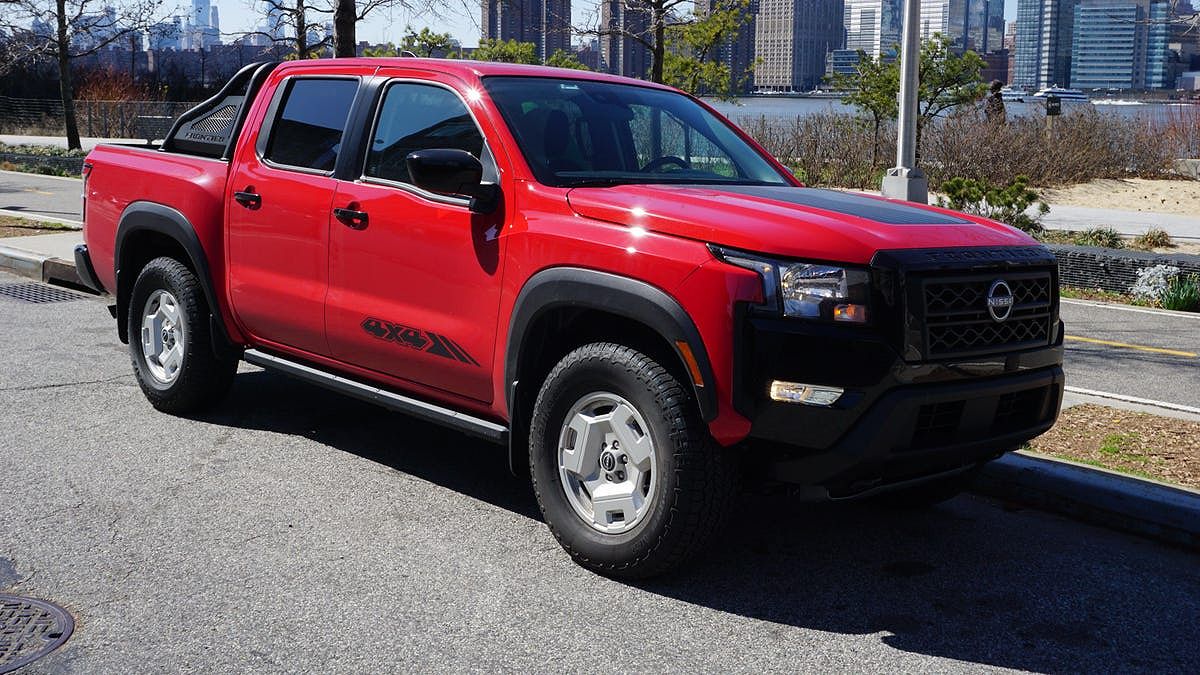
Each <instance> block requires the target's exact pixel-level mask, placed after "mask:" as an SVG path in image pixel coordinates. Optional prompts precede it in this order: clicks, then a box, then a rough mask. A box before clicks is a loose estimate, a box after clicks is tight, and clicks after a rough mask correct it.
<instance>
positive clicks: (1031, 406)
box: [734, 317, 1064, 498]
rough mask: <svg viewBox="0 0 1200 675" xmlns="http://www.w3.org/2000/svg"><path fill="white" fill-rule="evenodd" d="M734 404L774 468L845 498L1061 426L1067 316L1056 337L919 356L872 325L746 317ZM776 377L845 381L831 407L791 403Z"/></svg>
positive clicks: (775, 474)
mask: <svg viewBox="0 0 1200 675" xmlns="http://www.w3.org/2000/svg"><path fill="white" fill-rule="evenodd" d="M742 325H743V327H744V330H743V332H742V334H741V335H740V336H739V340H738V342H739V343H741V344H740V348H739V349H738V350H737V353H738V354H739V355H740V360H741V362H740V363H739V364H738V366H737V369H736V372H737V373H738V377H737V383H736V385H735V389H736V391H737V394H736V398H735V402H734V403H735V406H736V407H737V408H738V410H739V411H740V412H741V413H742V414H744V415H746V417H748V418H749V419H750V420H751V422H752V426H751V432H750V438H749V441H748V443H749V446H750V450H751V453H752V455H753V456H756V457H757V458H758V459H760V460H762V461H761V465H762V466H763V467H764V468H765V472H766V475H767V477H769V478H772V479H775V480H779V481H783V482H787V483H793V484H799V485H805V486H809V487H811V488H813V489H812V490H811V491H812V492H813V493H814V496H817V497H832V498H845V497H854V496H858V495H861V494H864V493H867V492H874V491H878V490H880V489H886V488H887V487H888V486H894V485H897V484H901V483H907V482H911V481H915V480H920V479H922V478H927V477H934V476H938V475H943V474H945V473H947V472H952V471H955V470H959V469H965V468H969V467H971V466H973V465H975V464H978V463H979V462H982V461H986V460H989V459H993V458H995V457H998V456H999V455H1000V454H1002V453H1003V452H1005V451H1008V450H1012V449H1015V448H1017V447H1019V446H1020V445H1022V444H1023V443H1024V442H1026V441H1028V440H1029V439H1031V438H1033V437H1035V436H1037V435H1039V434H1041V433H1043V432H1045V431H1046V430H1048V429H1049V428H1050V427H1051V426H1053V424H1054V421H1055V419H1056V418H1057V416H1058V410H1059V406H1060V405H1061V402H1062V391H1063V384H1064V375H1063V370H1062V356H1063V350H1062V325H1061V323H1058V324H1057V335H1056V337H1055V340H1053V341H1052V343H1051V344H1050V345H1049V346H1042V347H1039V348H1034V349H1026V350H1022V351H1014V352H1011V353H1003V354H995V355H989V356H976V357H972V358H963V359H958V360H941V361H935V362H921V363H909V362H907V361H905V360H904V359H903V358H902V357H901V356H900V354H899V353H898V352H897V350H896V349H895V348H894V347H893V346H892V345H891V344H890V343H889V342H888V340H887V339H885V338H883V337H880V336H877V335H874V334H872V333H871V332H870V331H868V330H864V329H859V328H849V327H843V326H816V325H809V324H801V323H800V322H795V321H788V320H781V319H771V318H760V317H744V318H743V321H742ZM771 380H785V381H791V382H804V383H809V384H820V385H828V386H837V387H842V388H844V389H845V394H843V396H842V397H841V398H840V399H839V400H838V401H837V403H835V404H834V405H833V406H831V407H819V406H809V405H799V404H794V403H781V402H775V401H772V400H770V398H769V397H768V396H767V395H766V392H767V391H768V388H769V383H770V381H771Z"/></svg>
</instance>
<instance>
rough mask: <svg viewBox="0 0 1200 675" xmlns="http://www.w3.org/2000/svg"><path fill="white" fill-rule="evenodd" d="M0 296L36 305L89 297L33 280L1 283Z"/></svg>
mask: <svg viewBox="0 0 1200 675" xmlns="http://www.w3.org/2000/svg"><path fill="white" fill-rule="evenodd" d="M0 296H4V297H6V298H12V299H13V300H20V301H21V302H31V303H34V304H36V305H43V304H46V303H48V302H70V301H71V300H79V299H82V298H86V297H87V296H86V295H83V294H81V293H76V292H75V291H68V290H66V289H64V288H58V287H56V286H47V285H46V284H38V283H31V282H29V283H22V284H0Z"/></svg>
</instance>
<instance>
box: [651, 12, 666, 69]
mask: <svg viewBox="0 0 1200 675" xmlns="http://www.w3.org/2000/svg"><path fill="white" fill-rule="evenodd" d="M650 20H651V21H653V22H654V52H653V55H652V58H653V61H652V62H651V63H650V81H651V82H657V83H659V84H662V81H663V57H664V56H665V55H666V53H667V41H666V33H667V27H666V23H667V13H666V10H664V9H663V5H662V0H655V2H654V8H653V10H651V14H650Z"/></svg>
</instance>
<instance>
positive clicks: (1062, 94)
mask: <svg viewBox="0 0 1200 675" xmlns="http://www.w3.org/2000/svg"><path fill="white" fill-rule="evenodd" d="M1047 96H1057V97H1058V99H1059V100H1060V101H1089V100H1091V99H1089V98H1088V95H1087V94H1085V93H1083V92H1082V91H1080V90H1079V89H1064V88H1063V87H1045V88H1043V89H1039V90H1038V93H1036V94H1034V95H1033V97H1034V98H1043V99H1044V98H1046V97H1047Z"/></svg>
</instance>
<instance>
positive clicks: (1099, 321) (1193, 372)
mask: <svg viewBox="0 0 1200 675" xmlns="http://www.w3.org/2000/svg"><path fill="white" fill-rule="evenodd" d="M1062 318H1063V321H1064V322H1065V323H1066V326H1067V340H1066V355H1065V357H1064V359H1063V361H1064V367H1065V369H1066V371H1067V385H1068V386H1074V387H1082V388H1084V389H1091V390H1098V391H1104V392H1112V393H1119V394H1125V395H1127V396H1136V397H1139V398H1145V399H1151V400H1155V401H1163V402H1166V403H1174V404H1177V405H1185V406H1191V407H1200V314H1187V313H1182V312H1162V311H1158V310H1153V309H1149V310H1148V309H1144V308H1140V307H1128V306H1125V305H1112V304H1104V303H1093V302H1079V301H1075V300H1064V301H1063V304H1062Z"/></svg>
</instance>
